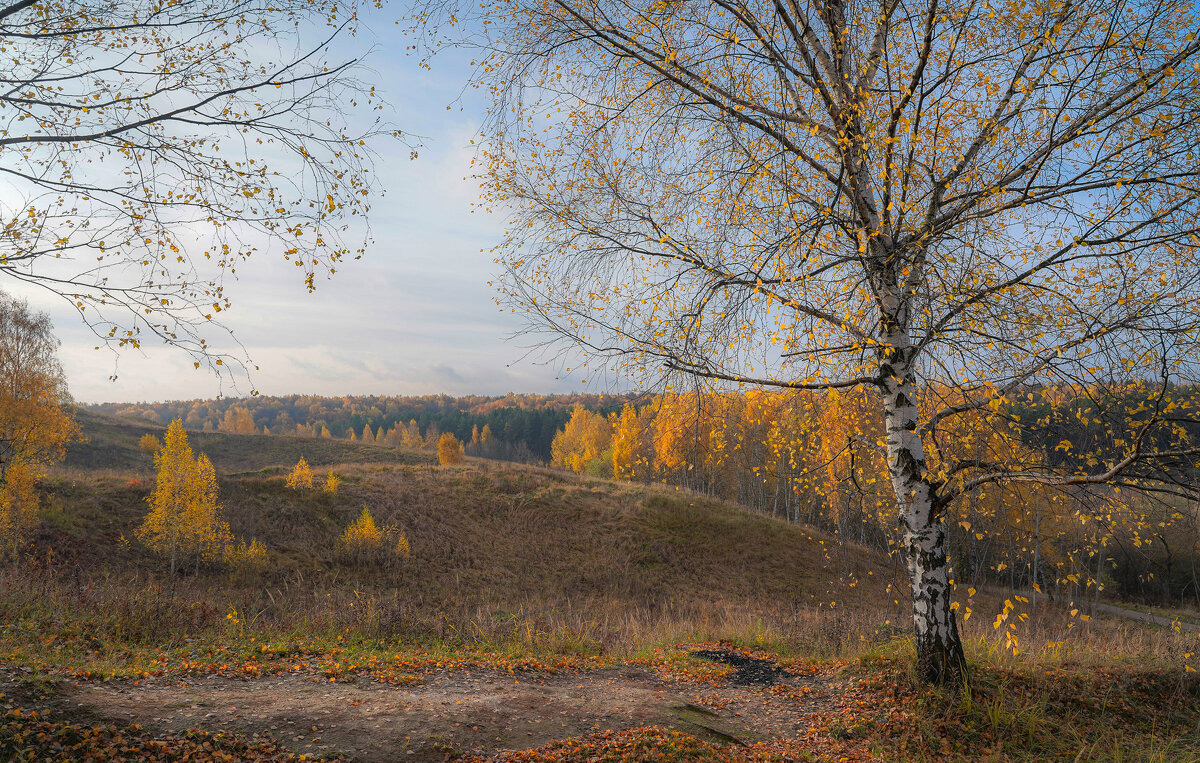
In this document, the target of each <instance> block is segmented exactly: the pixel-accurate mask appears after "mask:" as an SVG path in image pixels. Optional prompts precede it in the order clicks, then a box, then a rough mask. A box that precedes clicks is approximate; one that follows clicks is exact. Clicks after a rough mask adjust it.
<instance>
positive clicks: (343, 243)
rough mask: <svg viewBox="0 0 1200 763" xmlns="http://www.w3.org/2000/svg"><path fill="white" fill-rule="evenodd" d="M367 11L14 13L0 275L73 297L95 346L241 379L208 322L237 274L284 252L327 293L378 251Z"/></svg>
mask: <svg viewBox="0 0 1200 763" xmlns="http://www.w3.org/2000/svg"><path fill="white" fill-rule="evenodd" d="M359 9H360V3H358V2H356V1H355V0H351V2H349V3H337V2H330V1H327V0H313V1H310V0H282V2H271V3H267V2H259V1H258V0H249V1H243V0H171V1H170V2H161V3H160V2H151V1H149V0H135V1H134V2H117V1H116V0H86V1H85V2H59V1H58V0H9V1H7V2H5V1H3V0H0V62H2V63H0V282H8V283H9V284H15V283H16V282H24V284H27V285H29V286H32V287H35V288H41V289H45V290H47V291H49V292H50V293H52V294H54V295H57V296H61V297H62V298H64V299H66V300H68V301H69V303H70V304H71V305H72V306H73V307H74V308H75V309H76V310H77V311H78V312H79V315H80V316H81V317H82V319H83V320H84V321H85V323H86V324H87V325H88V326H89V327H91V329H92V330H93V331H94V333H95V334H96V336H97V338H98V339H99V340H100V341H99V342H98V344H107V345H109V346H112V347H114V348H119V347H137V346H138V345H139V344H140V343H142V342H143V341H145V340H146V339H148V338H149V339H156V340H162V341H164V342H166V343H168V344H170V345H174V346H175V347H177V348H180V349H182V350H184V351H186V352H188V353H190V354H191V355H192V357H193V360H194V361H195V362H196V364H197V366H199V365H200V364H202V363H207V364H208V365H210V366H211V367H212V368H213V369H214V370H228V369H230V367H231V363H230V361H231V360H238V358H236V357H234V356H231V355H229V354H228V352H227V351H223V352H217V351H214V350H213V349H212V347H211V345H210V344H209V334H210V333H211V331H210V330H209V328H210V327H211V326H213V325H215V323H216V321H217V320H218V318H219V316H218V313H220V312H222V311H223V310H226V309H228V308H229V307H230V300H229V298H228V294H227V291H226V283H227V280H228V279H229V278H231V277H232V276H234V275H235V274H236V272H237V267H238V265H239V264H240V263H242V262H243V261H244V260H245V259H246V258H248V257H250V256H252V255H254V254H255V253H258V252H262V251H264V250H265V251H267V252H271V253H274V254H276V255H278V256H282V257H283V258H284V259H286V260H287V261H289V262H292V263H294V264H295V265H296V268H297V273H298V275H299V276H300V278H301V280H302V281H303V283H304V284H305V286H306V287H307V288H308V289H309V290H310V291H311V290H313V289H314V288H315V286H316V280H315V279H316V278H317V276H319V275H321V274H326V273H332V272H334V270H335V269H336V267H337V266H338V265H339V264H340V263H341V262H343V261H344V260H347V259H350V258H356V257H358V256H360V255H361V254H362V252H363V248H364V246H365V242H366V239H367V236H368V230H367V228H366V225H365V222H364V221H365V215H366V213H367V212H368V210H369V207H370V201H371V198H372V196H373V193H374V191H375V190H376V189H375V186H374V183H373V181H372V179H371V175H370V170H371V164H372V153H371V148H370V145H371V144H370V141H371V140H372V139H373V138H374V137H376V136H379V135H381V134H383V133H385V132H387V131H386V130H385V129H383V127H382V124H381V123H379V122H378V121H376V114H375V113H373V112H375V111H376V110H377V109H378V108H379V107H380V104H379V101H378V99H377V98H376V96H375V92H374V88H373V87H372V86H371V85H370V84H368V83H365V82H363V81H361V80H360V79H358V76H357V72H358V71H359V70H360V55H357V54H355V53H354V52H352V51H353V45H351V44H349V43H348V40H350V39H352V36H353V35H354V34H355V32H356V27H357V24H358V23H359V22H358V15H357V14H358V11H359ZM335 46H340V48H339V47H335ZM338 49H340V50H345V51H351V52H349V53H340V54H339V53H337V52H335V50H338ZM10 288H12V287H10ZM219 366H223V367H224V368H223V369H222V368H218V367H219Z"/></svg>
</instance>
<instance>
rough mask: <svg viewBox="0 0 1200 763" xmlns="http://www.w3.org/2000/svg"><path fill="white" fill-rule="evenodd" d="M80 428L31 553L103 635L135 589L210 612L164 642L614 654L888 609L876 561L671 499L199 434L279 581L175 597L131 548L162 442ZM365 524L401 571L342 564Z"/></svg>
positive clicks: (136, 430)
mask: <svg viewBox="0 0 1200 763" xmlns="http://www.w3.org/2000/svg"><path fill="white" fill-rule="evenodd" d="M81 422H82V424H83V426H84V429H85V433H86V435H87V437H88V441H87V442H86V443H84V444H80V445H77V446H75V447H73V448H72V450H71V451H70V453H69V454H68V456H67V459H66V461H65V462H64V463H63V464H62V465H61V466H60V467H58V468H57V469H56V471H55V474H54V475H53V476H52V477H51V478H50V479H48V480H47V481H46V483H45V488H46V505H47V511H46V513H45V521H44V522H43V529H42V531H41V533H40V535H39V537H38V539H37V543H36V554H37V555H38V556H39V557H42V558H44V557H46V555H47V554H49V555H50V556H51V558H52V560H53V564H55V565H58V567H59V569H60V570H61V569H69V570H71V574H72V575H74V576H76V577H77V578H81V579H83V580H86V581H104V582H103V583H102V584H100V585H96V586H95V589H94V594H93V596H92V597H91V599H90V603H89V607H90V609H91V610H92V613H93V615H94V617H96V618H99V620H100V621H103V620H105V618H109V617H110V615H111V609H112V607H114V606H117V605H118V603H119V602H120V601H121V600H122V599H123V598H128V597H129V596H135V597H136V596H144V594H143V593H139V592H135V591H133V590H131V589H129V590H127V588H128V587H127V586H125V585H124V584H123V583H121V582H120V581H124V580H136V581H138V582H137V586H140V588H138V591H142V590H143V589H144V587H145V586H146V585H147V584H150V585H151V586H152V587H154V586H157V587H159V588H169V589H170V590H171V591H172V594H173V595H175V594H178V593H179V592H181V591H186V595H187V596H188V597H189V598H190V599H191V600H193V601H195V602H204V606H200V607H192V608H190V609H186V610H179V609H178V608H171V607H169V606H164V607H163V610H164V611H163V613H162V616H161V617H160V618H158V620H157V621H156V622H155V624H154V626H153V629H152V630H153V631H154V632H155V633H157V634H158V635H157V637H163V638H167V637H171V636H172V635H175V636H178V635H181V634H183V633H195V632H196V631H197V630H201V631H202V630H204V629H206V628H219V627H222V626H223V625H224V624H225V623H224V622H223V619H224V616H225V614H226V611H227V610H228V609H229V607H230V606H235V607H237V608H239V609H243V610H247V611H252V612H255V613H258V620H257V622H258V623H259V624H260V625H263V626H267V627H269V628H272V629H275V630H277V631H281V632H282V631H288V630H293V629H300V628H304V629H307V630H309V631H312V630H314V629H316V630H320V631H324V632H330V633H332V632H336V631H338V630H345V629H347V628H349V629H351V631H354V632H360V631H361V632H370V633H381V634H385V635H388V636H406V635H414V634H415V635H418V636H425V635H429V634H431V633H432V634H435V635H436V636H437V637H438V638H446V639H464V638H465V639H468V640H475V641H480V640H482V641H489V642H499V641H503V640H504V639H507V638H510V637H511V636H512V635H513V634H514V633H515V632H517V631H519V630H520V629H522V628H525V629H527V630H528V629H533V630H534V631H537V632H541V633H555V634H558V635H557V636H556V638H558V639H560V640H565V641H568V642H578V648H582V649H585V650H590V651H597V650H601V651H602V650H604V649H610V648H615V645H617V644H622V645H625V646H629V647H631V648H632V647H633V646H634V645H637V644H645V643H647V642H648V641H649V642H653V641H658V640H662V639H670V638H674V637H676V636H694V637H696V638H719V637H754V636H756V635H757V636H760V637H762V636H763V635H764V634H765V635H767V636H770V637H772V638H774V637H775V636H777V635H779V634H781V633H783V632H785V631H787V630H788V629H789V628H788V623H789V622H792V623H794V622H795V621H796V619H797V618H808V617H811V616H812V611H813V610H814V609H816V608H818V607H820V606H826V607H828V605H829V603H830V602H831V601H834V600H836V601H838V602H840V603H842V604H845V603H847V602H861V601H864V600H866V599H871V600H872V601H874V602H882V601H883V595H882V588H883V586H884V581H883V578H884V577H885V576H886V575H885V574H884V573H883V572H882V571H880V570H881V569H882V567H881V564H882V563H885V562H882V561H881V560H880V559H879V558H877V557H873V556H872V555H870V554H869V553H868V552H866V551H865V550H862V549H858V548H851V547H847V546H844V545H841V546H837V545H836V544H834V543H833V541H832V539H830V538H825V537H823V536H820V535H819V534H817V533H816V532H815V531H812V530H806V529H803V528H800V527H797V526H795V525H790V524H787V523H785V522H782V521H777V520H773V519H770V518H768V517H764V516H761V515H758V514H754V513H750V512H747V511H745V510H742V509H740V508H738V507H736V506H733V505H730V504H727V503H723V502H720V501H715V500H709V499H706V498H703V497H701V496H697V495H694V494H689V493H685V492H680V491H675V490H672V489H670V488H660V487H650V486H642V485H630V484H624V483H617V482H612V481H608V480H595V479H586V478H580V477H576V476H574V475H567V474H562V473H559V472H554V471H550V470H546V469H539V468H534V467H525V466H519V465H512V464H503V463H498V462H489V461H481V460H480V461H476V460H469V461H468V462H467V463H465V464H463V465H460V466H455V467H440V466H437V465H436V460H435V459H434V457H433V456H432V454H429V453H425V452H416V451H406V450H399V449H394V448H388V447H382V446H374V445H359V444H355V443H351V442H345V441H340V440H321V439H307V438H295V437H276V436H262V435H230V434H202V433H191V434H189V439H190V441H191V443H192V445H193V448H194V449H195V450H197V451H203V452H205V453H207V454H208V456H209V457H210V458H211V459H212V461H213V463H214V464H215V465H216V467H217V470H218V472H219V475H220V485H221V498H222V503H223V509H224V515H225V518H226V520H227V521H228V522H229V524H230V527H231V529H232V531H233V533H234V535H235V536H237V537H238V538H242V539H245V540H250V539H257V540H258V541H259V542H260V543H262V544H264V545H265V546H266V548H267V549H268V554H269V557H270V564H269V569H268V570H267V571H266V572H265V573H263V574H261V575H256V576H252V577H249V578H248V577H246V576H241V577H237V576H233V575H231V574H229V573H228V572H225V571H222V570H219V569H214V570H204V571H200V572H198V573H197V574H195V575H194V576H188V577H185V578H183V579H174V580H171V579H168V578H167V576H166V575H164V573H163V569H162V568H163V565H162V562H161V560H159V559H157V558H155V557H154V556H153V555H152V554H150V553H149V552H148V551H147V550H146V549H145V548H144V547H142V545H141V544H140V543H138V542H137V541H136V540H134V537H135V530H136V528H137V527H138V525H139V524H140V523H141V521H142V519H143V517H144V516H145V514H146V512H147V511H148V507H147V503H146V498H147V496H148V495H149V494H150V491H151V490H152V488H153V477H152V471H153V470H152V463H151V461H152V459H151V458H150V457H149V456H148V455H147V454H145V453H143V452H142V451H141V450H139V449H138V448H137V441H138V439H139V438H140V437H141V436H142V435H143V434H145V433H147V432H151V433H154V434H161V431H160V429H159V428H155V427H152V426H149V425H139V424H136V423H129V422H123V421H120V420H116V419H111V418H106V417H101V416H95V415H85V416H82V417H81ZM300 456H304V457H305V458H306V459H307V460H308V462H309V463H310V464H312V465H313V466H314V468H315V469H316V470H317V471H318V474H320V473H321V472H323V471H325V470H327V469H328V468H329V467H330V466H333V465H336V466H334V468H336V470H337V472H338V473H339V475H340V476H341V477H342V478H343V480H344V481H343V483H342V485H341V488H340V490H339V492H338V494H337V495H336V496H330V495H327V494H325V493H323V492H321V491H319V490H304V491H296V490H290V489H288V488H287V487H286V486H285V484H284V483H285V480H284V475H285V474H286V471H287V469H288V468H290V466H291V465H292V464H294V463H295V461H296V460H297V459H298V458H300ZM364 507H367V508H369V509H370V511H371V512H372V514H373V515H374V517H375V518H376V519H377V521H379V522H381V523H384V524H387V525H391V526H394V527H397V528H399V529H400V530H402V531H403V533H404V534H405V536H406V537H407V538H408V540H409V543H410V546H411V549H412V553H411V556H410V557H409V558H408V559H406V560H403V561H398V562H396V563H394V564H382V565H380V564H368V565H363V564H352V563H350V562H349V561H347V560H346V559H344V558H342V556H341V555H340V554H339V544H338V541H339V538H340V536H341V533H342V532H343V530H344V529H345V528H346V527H347V526H348V525H349V524H350V523H352V522H353V521H354V520H355V519H356V518H357V517H358V515H359V514H360V512H361V511H362V509H363V508H364ZM888 574H890V571H889V573H888ZM151 605H152V606H156V607H157V606H159V604H157V603H152V604H151ZM72 611H73V612H76V613H78V611H79V610H78V608H75V609H73V610H72ZM197 612H204V613H207V614H206V615H204V616H199V615H197V614H196V613H197ZM176 620H178V622H175V621H176ZM94 625H96V626H100V627H104V626H103V623H102V622H95V623H94ZM147 637H148V638H149V637H150V634H147Z"/></svg>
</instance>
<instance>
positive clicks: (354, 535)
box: [339, 506, 411, 564]
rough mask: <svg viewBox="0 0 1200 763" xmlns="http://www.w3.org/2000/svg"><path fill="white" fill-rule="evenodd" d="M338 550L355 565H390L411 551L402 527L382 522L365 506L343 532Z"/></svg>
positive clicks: (405, 556) (405, 557)
mask: <svg viewBox="0 0 1200 763" xmlns="http://www.w3.org/2000/svg"><path fill="white" fill-rule="evenodd" d="M339 551H340V552H341V553H342V555H343V556H344V557H345V558H346V560H347V561H350V562H352V563H354V564H391V563H392V562H395V561H398V560H402V559H407V558H408V556H409V554H410V553H411V549H410V548H409V545H408V538H406V537H405V536H404V533H403V532H401V530H400V528H399V527H395V526H392V525H382V526H381V525H379V524H378V523H376V522H375V517H373V516H371V510H370V509H368V508H367V507H366V506H364V507H363V510H362V514H359V515H358V519H356V520H355V521H354V523H353V524H351V525H350V526H349V527H347V528H346V529H345V531H344V532H343V533H342V539H341V542H340V543H339Z"/></svg>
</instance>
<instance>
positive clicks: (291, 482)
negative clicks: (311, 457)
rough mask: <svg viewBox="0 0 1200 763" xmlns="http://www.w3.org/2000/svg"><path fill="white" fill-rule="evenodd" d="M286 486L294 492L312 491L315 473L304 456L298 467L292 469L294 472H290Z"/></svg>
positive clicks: (297, 463)
mask: <svg viewBox="0 0 1200 763" xmlns="http://www.w3.org/2000/svg"><path fill="white" fill-rule="evenodd" d="M286 484H287V486H288V487H289V488H291V489H292V490H301V489H308V490H311V489H312V486H313V473H312V469H310V468H309V466H308V462H307V461H305V460H304V456H301V457H300V460H299V461H297V462H296V465H295V466H293V467H292V470H291V471H290V472H288V476H287V483H286Z"/></svg>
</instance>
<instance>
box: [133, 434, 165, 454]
mask: <svg viewBox="0 0 1200 763" xmlns="http://www.w3.org/2000/svg"><path fill="white" fill-rule="evenodd" d="M161 447H162V443H161V442H159V440H158V438H157V437H155V436H154V435H152V434H150V433H149V432H147V433H146V434H144V435H142V437H141V439H139V440H138V449H139V450H141V451H142V452H143V453H145V454H146V455H147V456H153V455H154V454H155V453H157V452H158V449H159V448H161Z"/></svg>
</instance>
